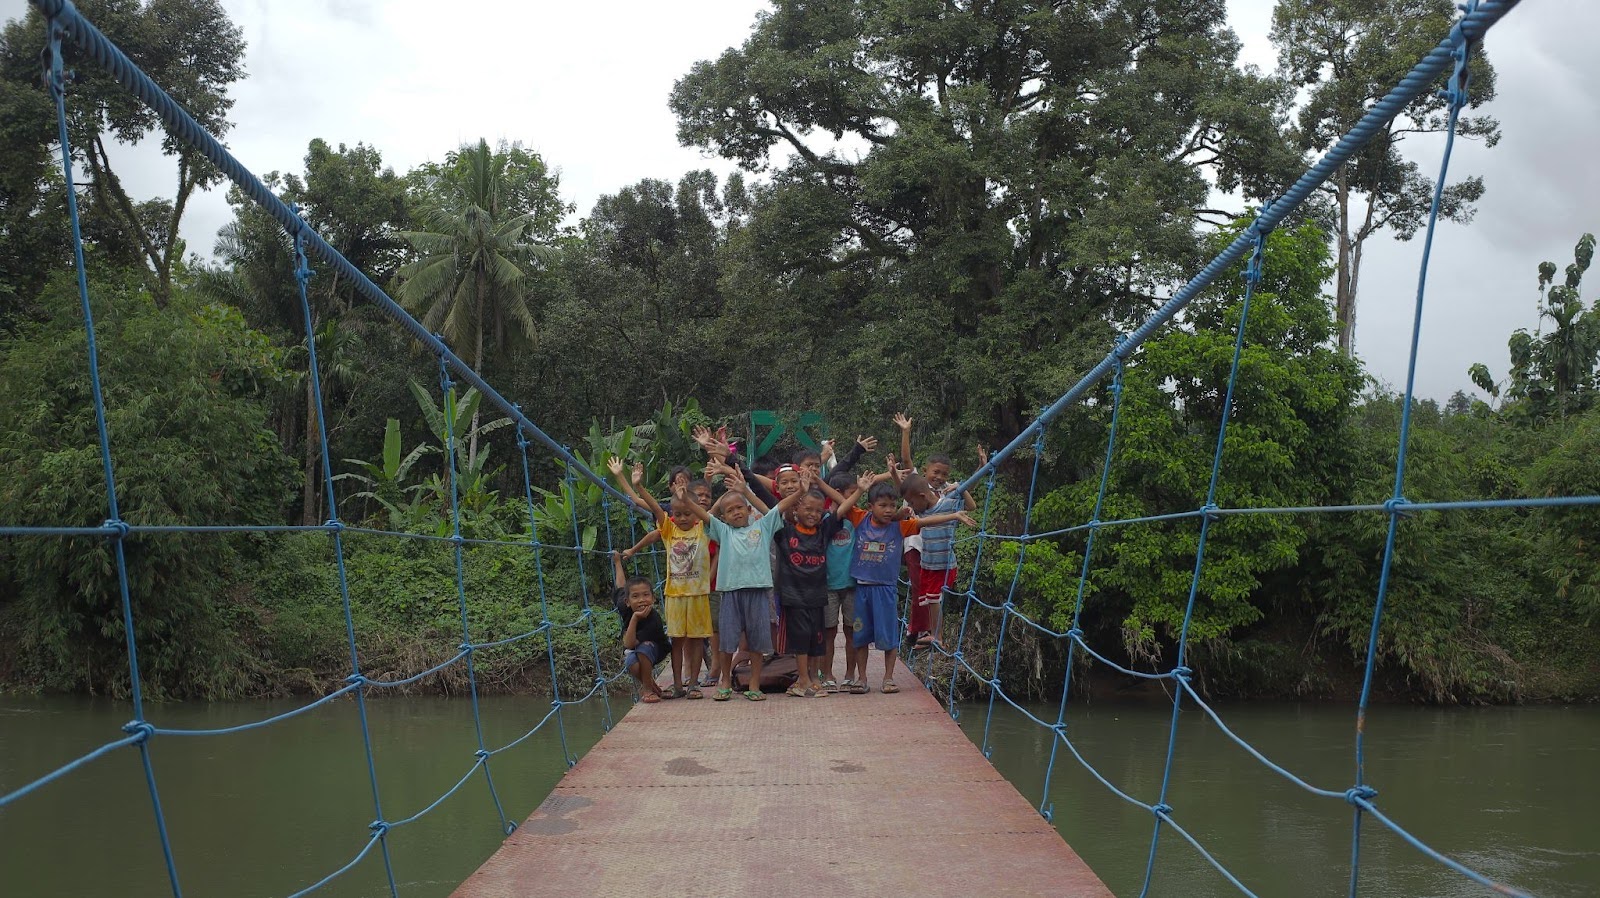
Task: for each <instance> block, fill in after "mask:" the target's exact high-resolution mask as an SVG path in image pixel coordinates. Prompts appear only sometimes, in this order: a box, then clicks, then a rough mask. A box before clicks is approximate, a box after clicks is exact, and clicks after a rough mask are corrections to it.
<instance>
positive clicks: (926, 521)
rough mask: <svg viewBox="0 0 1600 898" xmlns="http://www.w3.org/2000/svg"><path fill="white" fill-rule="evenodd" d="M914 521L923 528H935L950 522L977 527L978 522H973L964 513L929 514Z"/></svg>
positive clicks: (970, 517) (969, 516)
mask: <svg viewBox="0 0 1600 898" xmlns="http://www.w3.org/2000/svg"><path fill="white" fill-rule="evenodd" d="M916 520H917V523H918V524H920V525H921V526H923V527H937V526H939V525H940V524H948V523H950V522H951V521H959V522H961V523H963V524H966V525H967V526H968V527H976V526H978V522H977V521H974V520H973V519H972V516H971V515H968V514H967V513H966V512H964V511H952V512H950V513H949V514H930V515H928V516H927V517H924V518H917V519H916Z"/></svg>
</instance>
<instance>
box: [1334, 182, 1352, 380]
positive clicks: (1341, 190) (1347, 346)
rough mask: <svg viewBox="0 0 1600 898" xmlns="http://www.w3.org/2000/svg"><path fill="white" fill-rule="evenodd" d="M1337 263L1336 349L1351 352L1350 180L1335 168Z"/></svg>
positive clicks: (1335, 294) (1335, 274)
mask: <svg viewBox="0 0 1600 898" xmlns="http://www.w3.org/2000/svg"><path fill="white" fill-rule="evenodd" d="M1338 196H1339V223H1338V229H1339V267H1338V270H1337V271H1336V272H1335V273H1334V283H1335V288H1334V290H1335V292H1334V306H1333V312H1334V321H1335V322H1337V327H1338V331H1339V352H1340V353H1342V354H1344V355H1346V356H1349V355H1352V354H1354V352H1355V333H1356V293H1355V282H1354V280H1353V279H1352V278H1351V269H1350V249H1351V247H1350V180H1349V177H1348V176H1347V175H1346V174H1345V173H1344V170H1343V169H1340V170H1339V186H1338Z"/></svg>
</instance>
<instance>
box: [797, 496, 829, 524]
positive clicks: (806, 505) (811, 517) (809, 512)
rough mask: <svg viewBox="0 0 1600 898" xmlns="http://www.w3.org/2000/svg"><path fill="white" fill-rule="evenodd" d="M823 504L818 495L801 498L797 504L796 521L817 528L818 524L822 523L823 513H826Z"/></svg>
mask: <svg viewBox="0 0 1600 898" xmlns="http://www.w3.org/2000/svg"><path fill="white" fill-rule="evenodd" d="M822 506H823V501H822V500H821V499H818V498H817V497H816V496H806V497H805V498H804V499H801V500H800V504H799V505H797V506H795V510H794V519H795V522H796V523H798V524H799V525H800V526H802V527H806V528H808V529H812V530H814V529H816V526H817V525H818V524H820V523H822V515H823V513H824V509H823V507H822Z"/></svg>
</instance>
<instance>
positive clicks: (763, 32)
mask: <svg viewBox="0 0 1600 898" xmlns="http://www.w3.org/2000/svg"><path fill="white" fill-rule="evenodd" d="M1237 51H1238V41H1237V39H1236V38H1235V37H1234V35H1233V34H1232V33H1231V32H1230V31H1228V30H1227V28H1226V26H1225V22H1224V10H1223V9H1222V8H1221V7H1220V6H1219V5H1216V4H1196V3H1187V2H1176V0H1120V2H1104V0H1094V2H1090V0H1080V2H1061V0H1056V2H1040V0H1000V2H981V3H980V2H972V0H959V2H957V0H951V2H933V0H825V2H800V0H778V2H777V3H775V4H774V9H773V10H772V11H771V12H770V13H764V14H762V15H761V16H760V17H759V18H758V20H757V22H756V25H755V28H754V31H753V32H752V34H751V35H750V37H749V39H748V40H746V41H745V43H744V45H743V46H741V47H739V48H737V49H732V50H728V51H727V52H725V53H724V54H723V55H722V56H721V57H720V58H719V59H717V60H715V61H709V62H700V63H697V64H696V65H695V66H694V68H693V69H692V70H691V71H690V72H689V74H688V75H686V76H685V77H684V78H682V79H681V80H680V81H679V82H678V83H677V85H676V86H675V88H674V90H673V94H672V101H671V102H672V107H673V109H674V111H675V112H676V113H677V115H678V120H679V127H678V136H679V140H680V141H681V142H683V143H684V144H686V145H693V146H700V147H705V148H708V149H712V150H715V151H716V152H718V153H720V154H721V155H722V156H724V157H726V158H729V159H733V160H735V161H737V162H739V163H740V164H741V165H742V166H744V167H745V168H747V169H750V170H761V169H764V168H769V167H770V168H771V169H773V170H774V171H773V176H772V181H771V187H770V190H768V191H767V192H766V194H765V196H764V197H763V201H762V203H761V206H762V210H761V211H759V212H758V213H757V214H756V215H755V221H753V222H752V224H751V226H750V228H749V231H748V233H749V234H750V235H751V237H750V240H751V244H752V245H751V246H750V247H749V249H750V250H751V257H752V258H756V259H760V260H761V261H762V263H763V266H764V267H765V268H766V269H767V272H766V275H765V280H766V281H768V282H769V283H776V284H779V285H781V286H782V287H783V288H784V289H786V290H790V291H792V292H793V294H794V295H793V296H792V298H791V302H790V303H789V305H790V307H791V308H793V307H797V306H800V305H802V304H804V305H805V306H806V307H807V308H821V309H825V310H826V311H827V312H828V313H829V314H828V315H827V316H825V317H827V318H830V319H833V320H836V321H839V322H848V321H851V320H852V319H859V318H861V317H863V316H866V317H870V318H871V319H873V320H878V321H882V322H884V324H885V326H884V328H883V329H882V330H881V331H880V332H879V336H878V341H879V346H878V349H879V350H880V351H879V352H877V353H866V354H862V355H860V356H857V357H854V358H851V359H849V360H848V362H847V364H849V365H851V366H852V368H853V369H854V371H855V374H856V375H857V379H856V380H855V381H854V382H855V383H856V384H857V385H858V386H859V387H860V388H861V389H862V390H863V391H865V392H867V393H869V394H872V395H880V396H892V395H899V396H904V397H906V398H907V400H908V401H910V402H911V403H912V405H913V410H916V409H917V408H918V407H920V409H921V414H923V415H926V416H927V417H929V418H930V419H935V420H956V419H964V420H963V422H962V426H964V427H965V428H966V429H967V430H968V433H969V434H970V433H971V432H973V431H978V432H982V433H984V434H986V435H987V436H990V437H994V436H995V435H996V433H997V432H998V436H999V437H1000V438H1004V437H1006V436H1008V435H1010V434H1015V433H1016V432H1018V431H1019V430H1020V429H1021V427H1022V426H1024V424H1025V423H1026V422H1025V417H1026V416H1027V414H1028V413H1030V412H1031V411H1032V409H1034V408H1036V407H1037V406H1038V404H1039V403H1040V402H1042V401H1044V400H1045V399H1046V398H1047V397H1050V396H1054V395H1056V394H1057V393H1059V392H1060V389H1061V388H1062V386H1063V384H1064V383H1066V382H1068V379H1069V378H1070V377H1071V376H1072V372H1073V371H1075V370H1081V367H1082V364H1083V363H1084V362H1085V361H1086V360H1087V359H1088V358H1089V356H1090V354H1091V350H1090V347H1099V348H1101V349H1103V347H1104V346H1105V345H1106V341H1107V339H1108V338H1109V333H1108V331H1109V328H1110V322H1111V321H1112V320H1120V319H1125V318H1128V317H1134V316H1137V315H1139V314H1141V311H1142V310H1148V309H1149V308H1150V307H1151V306H1152V305H1153V304H1155V303H1157V302H1158V301H1159V300H1158V297H1159V295H1160V293H1161V289H1160V288H1161V286H1162V285H1163V284H1165V283H1168V282H1170V281H1171V280H1172V279H1173V278H1174V277H1175V276H1176V275H1177V274H1178V272H1179V270H1180V268H1181V266H1182V265H1184V264H1185V263H1187V262H1189V261H1192V259H1193V258H1194V254H1195V251H1196V248H1197V240H1196V223H1197V221H1198V220H1199V217H1200V216H1201V215H1202V214H1203V210H1204V207H1205V205H1206V197H1207V194H1208V191H1209V186H1208V183H1207V174H1209V175H1210V176H1211V177H1212V179H1213V180H1214V181H1215V182H1216V183H1217V184H1220V185H1221V186H1222V187H1223V188H1224V189H1242V191H1243V192H1244V193H1246V194H1248V195H1251V196H1260V195H1266V194H1270V193H1272V192H1274V190H1275V188H1276V187H1277V186H1278V184H1280V183H1281V178H1282V177H1283V175H1284V172H1285V169H1286V166H1287V165H1291V164H1293V163H1294V161H1295V160H1294V154H1293V153H1292V151H1290V149H1289V148H1288V146H1287V145H1286V144H1285V143H1283V142H1282V140H1281V139H1280V135H1279V128H1278V126H1279V124H1280V123H1279V121H1278V120H1277V119H1275V117H1274V116H1275V111H1276V110H1279V109H1281V108H1282V101H1283V100H1284V98H1283V97H1282V96H1281V91H1280V88H1279V85H1278V84H1277V83H1275V82H1273V81H1272V80H1270V79H1266V78H1263V77H1260V76H1258V75H1256V74H1254V73H1251V72H1247V71H1242V70H1240V69H1238V68H1236V67H1235V66H1234V60H1235V57H1236V55H1237ZM757 280H759V279H757ZM800 326H806V327H809V326H811V325H809V324H801V325H800ZM812 336H813V340H812V342H817V341H821V342H828V340H829V339H830V338H831V337H832V336H833V335H832V334H827V333H822V334H815V335H812ZM790 342H793V343H802V342H805V341H801V340H794V341H790ZM890 359H895V360H897V361H896V362H894V363H890V361H889V360H890ZM840 361H844V360H840ZM908 381H909V382H910V384H912V385H913V386H912V387H911V392H910V394H909V395H908V393H907V384H908Z"/></svg>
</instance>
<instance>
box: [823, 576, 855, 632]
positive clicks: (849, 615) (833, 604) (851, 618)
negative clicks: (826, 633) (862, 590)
mask: <svg viewBox="0 0 1600 898" xmlns="http://www.w3.org/2000/svg"><path fill="white" fill-rule="evenodd" d="M841 616H842V617H843V618H844V628H845V630H847V631H853V630H854V629H855V626H854V625H855V622H856V588H855V587H854V586H846V587H845V588H844V589H830V590H828V604H827V605H825V606H823V608H822V626H823V627H825V628H826V629H829V630H832V629H833V628H834V627H837V626H839V618H840V617H841Z"/></svg>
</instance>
